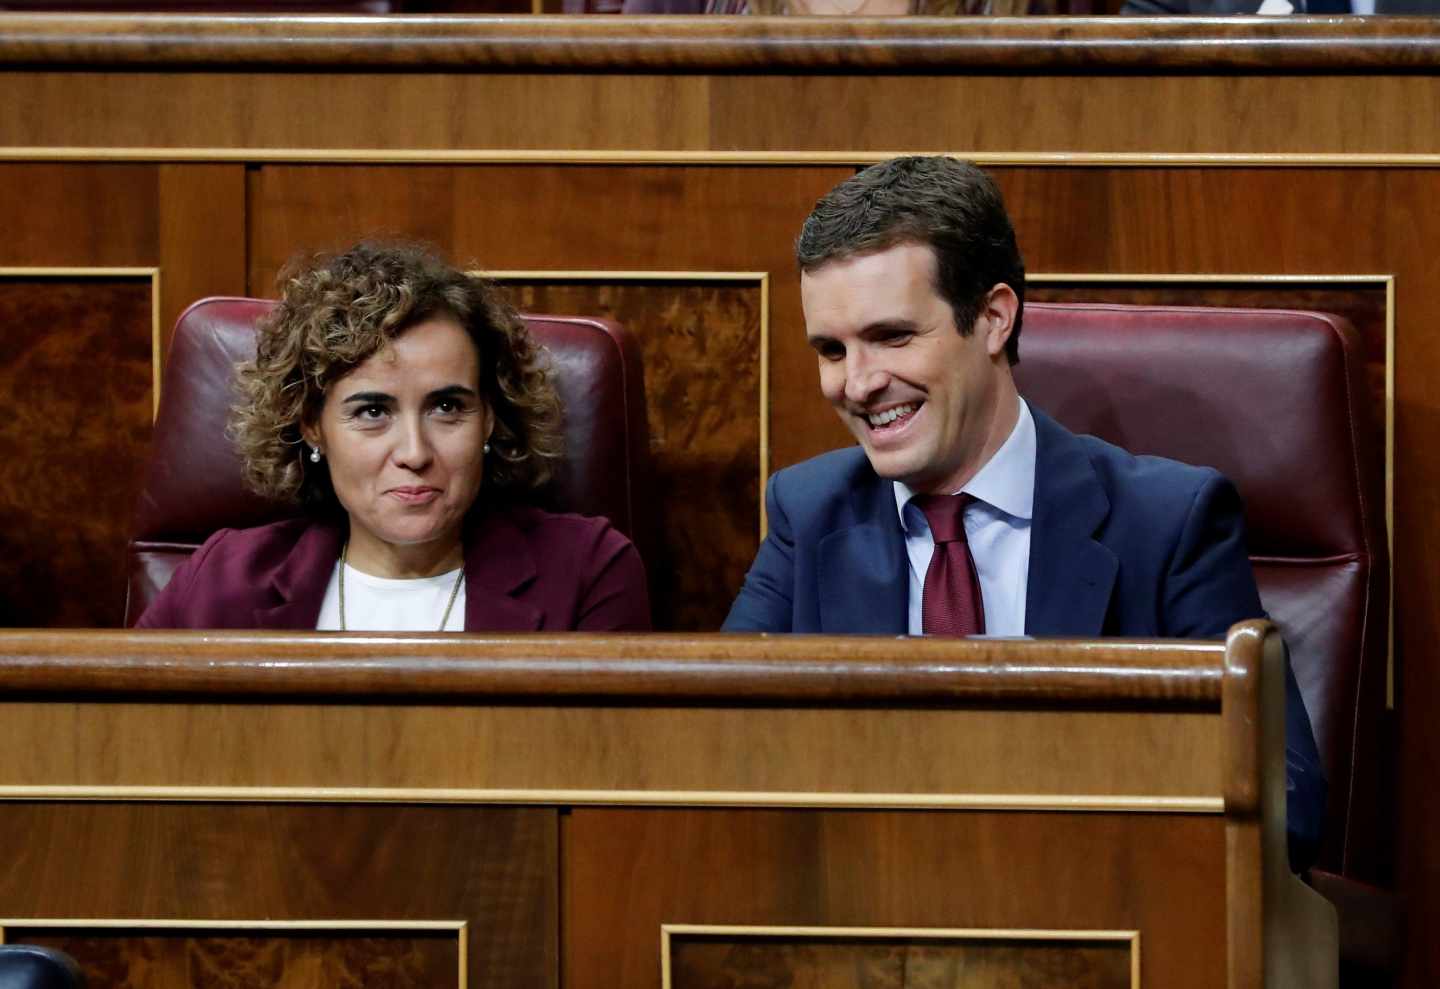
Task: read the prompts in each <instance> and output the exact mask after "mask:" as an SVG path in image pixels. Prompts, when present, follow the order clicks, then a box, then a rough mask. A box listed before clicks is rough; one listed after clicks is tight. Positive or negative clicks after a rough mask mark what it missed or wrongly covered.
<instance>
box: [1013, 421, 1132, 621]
mask: <svg viewBox="0 0 1440 989" xmlns="http://www.w3.org/2000/svg"><path fill="white" fill-rule="evenodd" d="M1031 413H1032V414H1033V416H1034V418H1035V508H1034V515H1033V518H1032V521H1031V528H1030V576H1029V586H1028V588H1027V590H1026V596H1025V631H1026V633H1027V634H1029V635H1082V636H1097V635H1100V634H1101V633H1102V632H1103V631H1104V627H1105V614H1106V612H1107V611H1108V610H1109V606H1110V593H1111V591H1112V590H1113V588H1114V586H1115V576H1116V574H1117V573H1118V571H1119V561H1118V560H1117V559H1116V557H1115V554H1114V553H1112V552H1111V551H1110V550H1109V549H1107V548H1106V547H1105V546H1103V545H1101V544H1100V543H1099V542H1097V541H1096V540H1095V538H1094V536H1095V533H1096V532H1097V531H1098V530H1099V528H1100V526H1101V525H1102V524H1103V523H1104V521H1105V519H1106V517H1107V516H1108V515H1109V514H1110V499H1109V497H1108V496H1107V495H1106V494H1105V490H1104V488H1103V487H1102V486H1101V484H1100V481H1099V478H1097V477H1096V476H1095V468H1094V467H1093V466H1092V465H1091V463H1090V458H1089V457H1088V456H1087V455H1086V453H1085V451H1084V449H1083V448H1082V447H1081V446H1080V445H1079V443H1078V442H1077V441H1076V439H1075V437H1074V436H1073V435H1072V434H1071V433H1070V432H1069V431H1068V430H1066V429H1065V428H1064V427H1063V426H1061V425H1060V424H1059V423H1057V422H1055V420H1053V419H1051V418H1050V417H1049V416H1047V415H1045V414H1044V413H1042V412H1040V411H1038V410H1036V409H1035V408H1034V406H1031Z"/></svg>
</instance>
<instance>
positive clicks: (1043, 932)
mask: <svg viewBox="0 0 1440 989" xmlns="http://www.w3.org/2000/svg"><path fill="white" fill-rule="evenodd" d="M660 930H661V932H662V933H665V934H669V935H671V936H676V935H683V934H699V935H717V934H734V935H742V936H749V937H755V936H759V937H834V938H857V937H873V938H885V937H908V938H963V939H967V940H990V939H996V938H1010V939H1013V940H1016V941H1117V942H1118V941H1133V940H1135V939H1136V938H1138V937H1139V936H1140V932H1139V931H1138V930H1124V929H1116V930H1103V929H1097V930H1071V929H1068V928H1053V929H1047V928H1040V927H784V926H769V925H754V926H752V925H748V924H661V925H660Z"/></svg>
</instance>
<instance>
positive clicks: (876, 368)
mask: <svg viewBox="0 0 1440 989" xmlns="http://www.w3.org/2000/svg"><path fill="white" fill-rule="evenodd" d="M935 273H936V260H935V253H934V251H933V250H932V249H931V248H930V247H929V246H927V245H924V244H918V243H914V242H902V243H899V244H896V245H894V246H893V247H889V248H886V249H884V250H879V251H873V252H871V253H867V254H857V255H852V256H850V257H845V258H841V259H839V260H835V261H828V262H826V263H824V264H821V265H820V266H818V267H816V268H814V269H812V270H809V271H806V272H804V273H803V274H802V275H801V277H800V298H801V303H802V305H803V307H804V310H805V330H806V335H807V337H808V338H809V341H810V346H811V347H812V348H814V350H815V353H816V356H817V357H818V358H819V362H820V390H821V391H822V392H823V393H824V395H825V397H826V398H827V399H829V401H830V403H831V404H832V405H833V406H834V407H835V411H836V412H837V413H838V414H839V416H840V420H841V421H842V422H843V423H845V425H846V427H847V428H849V430H850V431H851V432H852V433H854V434H855V437H856V438H857V439H859V441H860V444H861V446H863V447H864V448H865V453H866V455H867V456H868V457H869V458H870V465H871V466H872V467H873V468H874V469H875V472H876V473H877V474H879V475H880V476H881V477H884V478H888V479H890V480H896V481H903V482H904V483H905V484H907V485H908V486H910V487H911V488H912V489H915V490H917V491H922V492H943V493H950V492H953V491H957V490H959V488H960V487H961V486H962V485H963V484H964V483H965V482H966V481H968V480H969V479H970V478H971V477H972V476H973V475H974V474H975V472H976V471H977V470H978V469H979V468H980V467H981V466H982V465H983V464H984V463H985V462H986V461H987V460H988V459H989V458H990V457H991V456H992V455H993V454H994V452H995V450H997V449H998V448H999V446H1000V444H1001V443H1003V442H1004V440H1005V437H1006V436H1008V435H1009V432H1010V429H1011V428H1012V427H1013V425H1014V415H1015V409H1016V403H1015V400H1014V384H1013V379H1012V378H1011V377H1010V367H1009V363H1008V361H1007V360H1006V358H1005V352H1004V350H1005V340H1006V339H1007V338H1008V337H1009V335H1010V326H1011V322H1012V320H1013V317H1014V305H1013V304H1014V301H1015V295H1014V293H1013V292H1012V291H1011V290H1010V289H1009V288H1008V287H1007V286H1004V285H1000V286H996V287H995V288H994V289H992V290H991V291H990V294H989V296H988V298H987V299H986V300H985V302H984V303H983V304H982V306H981V310H980V315H979V317H978V318H977V319H976V321H975V326H974V327H973V328H972V332H971V333H969V334H966V335H962V334H961V333H960V332H959V330H958V329H957V328H956V326H955V314H954V312H953V311H952V310H951V307H950V304H949V302H947V301H946V300H945V299H944V298H942V297H941V296H940V295H939V293H938V292H937V291H936V289H935V284H936V281H935Z"/></svg>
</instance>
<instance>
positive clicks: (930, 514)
mask: <svg viewBox="0 0 1440 989" xmlns="http://www.w3.org/2000/svg"><path fill="white" fill-rule="evenodd" d="M974 500H975V499H974V498H973V497H971V496H970V495H968V494H963V493H962V494H958V495H918V496H916V498H915V499H914V501H915V507H916V508H918V509H920V511H922V512H924V513H925V521H927V522H929V523H930V534H931V536H933V537H934V539H935V542H936V543H953V542H962V543H963V542H964V541H965V506H966V505H968V504H970V503H971V502H972V501H974Z"/></svg>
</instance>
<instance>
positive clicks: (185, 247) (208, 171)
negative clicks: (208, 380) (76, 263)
mask: <svg viewBox="0 0 1440 989" xmlns="http://www.w3.org/2000/svg"><path fill="white" fill-rule="evenodd" d="M156 181H157V184H158V188H159V203H158V210H159V231H158V236H157V245H156V248H157V249H156V255H157V257H158V261H159V266H160V277H161V286H162V288H161V305H160V332H161V355H162V356H163V355H164V354H166V353H168V352H169V349H170V332H171V330H172V328H173V327H174V326H175V321H176V320H177V319H179V317H180V314H181V313H182V312H184V311H185V308H186V307H187V306H189V305H190V304H191V303H192V302H194V301H195V300H197V299H202V298H204V297H205V296H208V295H244V294H245V167H244V166H243V165H161V166H159V168H158V173H157V175H156Z"/></svg>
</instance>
